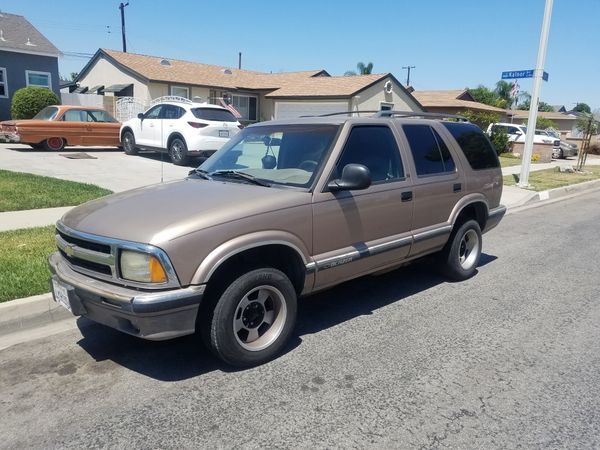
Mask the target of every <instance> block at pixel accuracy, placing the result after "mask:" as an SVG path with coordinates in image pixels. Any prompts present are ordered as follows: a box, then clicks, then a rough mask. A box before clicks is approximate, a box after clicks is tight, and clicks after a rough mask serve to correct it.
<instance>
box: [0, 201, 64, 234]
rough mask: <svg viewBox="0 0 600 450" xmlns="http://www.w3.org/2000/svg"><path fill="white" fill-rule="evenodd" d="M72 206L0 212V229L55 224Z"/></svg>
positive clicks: (6, 229)
mask: <svg viewBox="0 0 600 450" xmlns="http://www.w3.org/2000/svg"><path fill="white" fill-rule="evenodd" d="M71 208H72V206H64V207H61V208H44V209H29V210H25V211H7V212H1V213H0V231H8V230H16V229H19V228H31V227H44V226H46V225H54V224H55V223H56V221H57V220H58V219H60V218H61V217H62V216H63V214H65V213H66V212H67V211H69V210H70V209H71Z"/></svg>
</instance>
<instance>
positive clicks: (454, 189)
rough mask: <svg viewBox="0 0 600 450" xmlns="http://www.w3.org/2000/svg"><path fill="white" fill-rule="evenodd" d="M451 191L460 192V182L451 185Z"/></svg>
mask: <svg viewBox="0 0 600 450" xmlns="http://www.w3.org/2000/svg"><path fill="white" fill-rule="evenodd" d="M452 191H453V192H460V191H462V184H460V183H454V186H453V187H452Z"/></svg>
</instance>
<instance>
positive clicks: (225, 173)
mask: <svg viewBox="0 0 600 450" xmlns="http://www.w3.org/2000/svg"><path fill="white" fill-rule="evenodd" d="M209 175H210V176H211V177H214V176H219V177H223V178H237V179H242V180H246V181H250V182H251V183H254V184H258V185H259V186H265V187H271V185H270V184H269V183H267V182H266V181H262V180H260V179H258V178H256V177H255V176H254V175H250V174H249V173H246V172H240V171H239V170H216V171H214V172H211V173H210V174H209Z"/></svg>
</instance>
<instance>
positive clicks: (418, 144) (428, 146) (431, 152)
mask: <svg viewBox="0 0 600 450" xmlns="http://www.w3.org/2000/svg"><path fill="white" fill-rule="evenodd" d="M402 129H403V130H404V134H405V135H406V139H408V143H409V145H410V150H411V152H412V155H413V159H414V161H415V167H416V169H417V175H418V176H426V175H436V174H442V173H449V172H454V171H455V170H456V165H455V164H454V160H453V159H452V155H451V154H450V151H449V150H448V147H447V146H446V143H445V142H444V140H443V139H442V137H441V136H440V135H439V134H438V133H437V132H436V131H435V130H434V129H433V128H431V127H430V126H429V125H403V126H402Z"/></svg>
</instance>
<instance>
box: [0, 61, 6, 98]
mask: <svg viewBox="0 0 600 450" xmlns="http://www.w3.org/2000/svg"><path fill="white" fill-rule="evenodd" d="M0 97H3V98H6V97H8V84H7V83H6V69H5V68H4V67H0Z"/></svg>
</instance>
